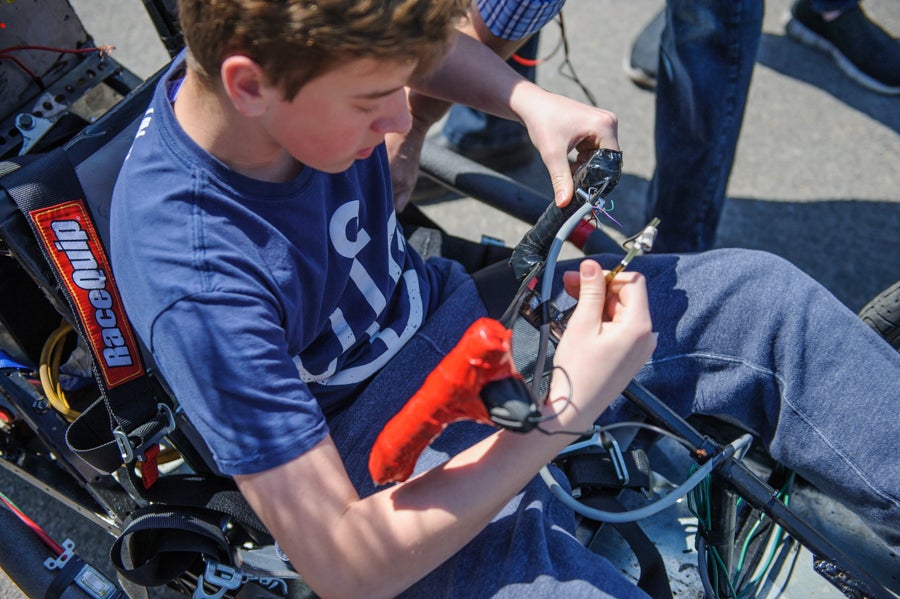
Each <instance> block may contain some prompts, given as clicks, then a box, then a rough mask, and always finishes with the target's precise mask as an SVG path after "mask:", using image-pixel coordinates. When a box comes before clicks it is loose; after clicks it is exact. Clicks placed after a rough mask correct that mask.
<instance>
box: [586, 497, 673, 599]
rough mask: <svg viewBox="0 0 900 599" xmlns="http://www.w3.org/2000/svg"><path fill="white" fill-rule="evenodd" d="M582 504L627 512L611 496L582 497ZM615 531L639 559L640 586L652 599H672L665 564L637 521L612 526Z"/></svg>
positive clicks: (609, 510) (610, 510)
mask: <svg viewBox="0 0 900 599" xmlns="http://www.w3.org/2000/svg"><path fill="white" fill-rule="evenodd" d="M581 501H582V502H583V503H585V504H586V505H588V506H590V507H592V508H594V509H598V510H604V511H608V512H624V511H625V507H624V506H623V505H622V504H621V503H620V502H619V500H618V499H616V497H615V496H613V495H612V494H610V493H596V494H592V495H589V496H587V497H582V498H581ZM611 526H612V527H613V528H615V530H616V532H618V533H619V535H620V536H621V537H622V538H623V539H625V542H627V543H628V546H629V547H631V551H632V552H633V553H634V556H635V557H636V558H637V560H638V565H639V566H640V569H641V575H640V578H639V579H638V583H637V585H638V587H640V588H641V589H642V590H643V591H644V592H645V593H647V594H648V595H650V597H652V598H653V599H672V589H671V587H670V586H669V576H668V574H667V573H666V564H665V562H663V558H662V556H661V555H660V553H659V550H658V549H657V548H656V545H655V544H654V543H653V541H652V540H651V539H650V537H648V536H647V535H646V533H645V532H644V530H643V529H642V528H641V527H640V525H638V524H637V523H636V522H622V523H616V524H611Z"/></svg>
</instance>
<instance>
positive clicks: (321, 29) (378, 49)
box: [178, 0, 469, 100]
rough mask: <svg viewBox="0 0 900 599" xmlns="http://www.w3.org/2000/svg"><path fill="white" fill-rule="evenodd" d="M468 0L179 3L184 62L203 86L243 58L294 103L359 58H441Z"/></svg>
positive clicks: (431, 61) (427, 65) (430, 61)
mask: <svg viewBox="0 0 900 599" xmlns="http://www.w3.org/2000/svg"><path fill="white" fill-rule="evenodd" d="M468 5H469V0H179V2H178V15H179V20H180V22H181V29H182V31H183V33H184V38H185V41H186V43H187V46H188V61H189V63H188V64H189V65H190V66H191V68H192V69H194V70H195V71H196V72H197V73H198V74H199V75H200V77H201V78H202V79H203V80H204V81H206V83H207V84H210V85H212V84H214V83H216V82H217V81H218V76H219V67H220V66H221V64H222V61H223V60H224V59H225V58H227V57H228V56H229V55H232V54H242V55H245V56H248V57H250V58H252V59H253V60H254V61H256V62H257V63H258V64H259V65H260V66H261V67H262V68H263V70H264V71H265V72H266V74H267V76H268V77H269V80H270V83H272V84H273V85H277V86H279V87H281V89H282V91H283V92H284V95H285V98H286V99H288V100H290V99H292V98H293V97H294V96H295V95H296V94H297V92H298V91H299V90H300V88H301V87H302V86H303V85H304V84H305V83H306V82H308V81H309V80H310V79H312V78H313V77H315V76H316V75H319V74H321V73H322V72H323V71H324V70H326V69H327V68H329V67H330V66H332V65H335V64H338V63H341V62H345V61H347V60H354V59H358V58H374V59H378V60H399V61H410V62H411V61H417V66H416V72H417V73H419V74H421V73H426V72H428V71H429V70H430V69H431V68H433V66H434V65H435V64H436V62H437V61H438V60H439V59H440V57H441V56H443V54H444V52H445V51H446V49H447V47H448V44H449V43H450V40H451V39H452V33H453V31H454V28H455V26H456V24H457V22H458V21H459V19H460V18H461V17H462V16H463V15H464V14H465V11H466V8H467V7H468Z"/></svg>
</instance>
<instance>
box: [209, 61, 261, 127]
mask: <svg viewBox="0 0 900 599" xmlns="http://www.w3.org/2000/svg"><path fill="white" fill-rule="evenodd" d="M220 76H221V79H222V85H223V86H224V88H225V93H226V94H228V97H229V98H230V99H231V103H232V104H233V105H234V107H235V109H236V110H237V111H238V112H239V113H241V114H242V115H244V116H248V117H254V116H260V115H261V114H263V113H264V112H265V111H266V108H267V102H268V101H269V99H270V97H271V95H272V92H273V88H272V86H270V85H269V84H268V83H267V82H266V76H265V72H264V71H263V69H262V67H261V66H259V63H257V62H256V61H255V60H253V59H252V58H249V57H247V56H242V55H240V54H236V55H232V56H228V57H226V58H225V60H223V61H222V66H221V68H220Z"/></svg>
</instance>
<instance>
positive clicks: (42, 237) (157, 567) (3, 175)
mask: <svg viewBox="0 0 900 599" xmlns="http://www.w3.org/2000/svg"><path fill="white" fill-rule="evenodd" d="M159 76H160V74H157V75H156V76H154V77H151V78H150V79H149V80H148V81H146V82H144V83H143V84H142V85H140V86H138V87H137V88H135V89H134V90H133V91H132V92H131V93H129V95H128V96H127V97H126V98H125V99H124V100H123V101H121V102H120V103H119V104H117V105H116V106H115V107H113V108H112V109H111V110H109V111H108V112H107V113H106V114H104V115H103V117H101V118H100V119H99V120H97V121H96V122H95V123H93V124H91V125H89V126H87V127H86V128H84V129H83V130H82V131H80V132H79V133H78V134H77V135H75V136H74V137H73V138H72V139H70V140H69V141H68V142H67V143H65V144H64V145H62V146H60V147H57V148H55V149H52V150H49V151H47V152H44V153H41V154H38V155H26V156H22V157H17V158H13V159H9V160H7V161H5V162H2V163H0V249H2V253H3V254H5V255H6V256H7V257H4V256H0V262H2V268H3V272H4V278H5V279H6V281H7V282H10V283H12V284H15V285H17V286H21V287H22V288H27V287H31V288H32V289H33V288H34V287H35V286H36V287H37V288H38V289H40V291H41V292H42V294H43V297H32V298H30V299H32V300H35V301H36V304H32V305H31V307H29V308H28V310H27V312H21V313H15V312H12V311H10V310H7V309H5V308H6V306H4V309H3V310H2V315H0V358H4V359H0V368H2V369H3V371H4V374H5V373H7V372H10V371H12V372H13V374H12V375H11V376H9V377H7V376H3V377H0V384H2V387H3V388H2V393H0V407H6V406H5V405H4V404H5V401H6V399H7V398H8V399H9V400H10V401H11V402H12V403H13V404H15V405H12V406H10V410H9V411H10V412H11V413H15V414H27V415H28V416H27V418H26V420H28V421H29V423H34V424H33V425H32V426H31V428H33V429H35V431H36V432H37V434H38V436H39V437H40V441H42V442H43V445H44V446H46V448H47V449H48V450H49V451H48V452H47V454H49V455H55V456H57V458H58V463H57V464H55V465H54V466H53V467H52V468H48V469H47V470H48V471H53V472H58V470H59V468H58V466H59V465H60V464H61V465H62V466H63V470H64V471H67V472H68V473H69V474H71V478H69V479H68V480H64V481H61V480H60V479H59V475H58V474H55V475H49V474H48V475H47V476H53V479H52V480H44V481H40V482H43V483H44V488H51V489H60V488H64V489H68V490H69V492H68V493H67V494H68V495H69V497H71V502H70V505H69V507H73V506H74V507H75V509H76V511H78V512H79V513H81V514H82V515H84V514H86V513H88V514H97V517H96V518H95V519H96V520H99V521H102V522H103V523H104V525H105V526H106V527H107V528H110V529H112V530H113V531H114V532H116V534H117V537H118V538H117V541H116V543H115V544H114V545H113V548H112V554H111V560H112V562H113V564H114V565H115V566H116V567H117V570H118V571H119V573H120V575H121V576H123V577H124V578H125V579H127V580H128V581H130V582H132V583H134V584H138V585H140V586H143V587H149V586H158V585H163V584H169V583H171V581H173V580H175V579H178V578H179V577H181V576H183V575H185V573H186V572H188V571H189V570H190V571H191V574H190V576H189V578H192V580H193V581H195V584H198V585H200V587H202V586H203V584H204V577H205V580H206V582H207V583H210V582H213V583H214V585H217V586H218V588H226V587H227V586H228V585H230V584H233V583H240V582H241V575H240V574H235V572H236V569H235V567H234V566H235V565H236V564H235V556H237V555H238V554H239V551H238V549H237V548H239V547H253V548H259V549H260V550H262V549H264V550H265V551H264V553H261V554H260V555H261V556H262V557H259V558H258V559H261V560H263V563H264V566H260V567H259V570H260V572H261V574H260V576H262V575H263V574H265V575H269V573H270V572H271V565H274V566H277V567H278V568H279V570H280V571H279V575H282V576H283V575H285V574H287V575H289V576H293V577H294V578H297V576H296V574H295V573H293V574H291V573H290V572H289V569H288V568H287V567H286V566H285V565H284V563H283V562H282V561H281V560H279V559H276V560H274V561H273V560H272V559H271V555H274V542H273V540H272V539H271V536H270V535H269V534H268V532H267V531H266V529H265V527H264V526H263V525H262V523H261V522H260V521H259V520H258V518H257V517H256V515H255V514H254V513H253V511H252V510H251V509H250V508H249V506H248V505H247V504H246V502H245V501H244V500H243V497H242V496H241V494H240V492H239V491H238V490H237V488H236V486H235V485H234V482H233V481H232V480H231V479H230V478H226V477H223V476H221V473H220V472H218V470H217V469H216V468H215V466H214V464H213V461H212V460H211V459H210V458H209V452H208V450H207V449H206V446H205V444H204V443H203V442H202V440H201V439H200V438H199V436H198V435H197V434H196V433H195V432H194V429H193V427H192V426H191V425H190V423H189V421H188V420H187V418H186V417H185V416H184V414H183V413H182V412H181V411H180V410H179V409H178V404H177V401H175V399H174V397H173V396H172V394H171V393H170V392H169V390H168V389H167V388H166V385H165V382H164V381H163V380H162V378H161V377H160V376H159V374H158V373H157V372H156V369H155V367H154V364H153V361H152V358H151V356H150V354H149V352H147V351H146V349H145V348H143V347H142V346H141V345H140V343H139V342H138V340H137V338H136V336H135V335H134V334H133V333H132V332H131V327H130V325H129V323H128V321H127V318H126V316H125V314H124V311H123V309H122V307H121V300H120V299H119V297H118V291H117V290H116V289H115V281H114V279H113V277H112V272H111V269H110V267H109V261H108V259H107V252H106V247H107V242H108V235H109V208H110V201H111V198H112V190H113V186H114V184H115V180H116V177H117V174H118V170H119V167H120V165H121V163H122V161H123V160H124V158H125V156H126V153H127V152H128V149H129V148H130V146H131V142H132V140H133V139H134V136H135V134H136V132H137V131H138V128H139V127H140V124H141V121H142V120H143V116H144V111H145V110H146V107H147V105H148V103H149V100H150V97H151V96H152V93H153V89H154V87H155V82H156V80H157V79H158V77H159ZM10 258H11V260H10ZM7 275H8V276H7ZM60 318H61V319H62V320H63V321H64V322H65V323H67V324H68V325H71V327H72V328H74V330H75V331H76V332H77V333H78V338H79V341H80V343H81V344H82V345H83V347H85V348H89V353H90V355H91V357H92V359H91V360H90V362H91V370H92V371H93V372H92V374H93V379H94V384H93V385H92V386H89V388H88V390H87V392H85V391H81V392H80V393H79V394H78V395H77V396H74V397H73V398H72V402H73V406H74V405H75V402H77V401H82V403H81V404H79V405H78V406H77V407H78V408H81V407H82V405H83V406H86V407H84V409H83V410H81V411H80V412H78V411H77V410H76V411H75V412H74V413H75V415H74V416H73V417H71V418H67V417H64V416H65V415H64V414H61V413H60V412H59V410H57V411H54V410H49V409H46V408H48V407H56V406H46V401H45V402H44V403H43V404H40V403H39V402H38V403H36V402H35V400H36V399H37V398H39V397H41V396H40V395H39V394H37V393H29V392H28V390H27V389H28V385H27V384H25V383H23V382H22V381H23V380H24V378H23V377H24V374H21V373H25V372H37V371H38V370H39V369H43V368H44V366H46V365H43V366H42V364H43V357H39V353H40V352H39V351H38V348H37V347H36V343H34V342H33V341H30V340H29V339H28V337H29V333H28V331H29V330H31V329H35V328H36V329H38V330H39V331H41V334H46V331H48V330H50V329H52V328H53V327H55V326H57V325H58V323H59V320H60ZM36 321H37V322H36ZM45 338H46V337H45ZM70 345H71V344H70ZM4 354H5V355H4ZM10 364H12V367H10ZM7 369H8V370H7ZM17 378H18V379H20V380H17ZM98 396H99V397H98ZM85 398H87V399H85ZM51 403H52V402H51ZM161 451H162V453H163V454H164V455H166V454H167V455H168V456H169V458H171V459H172V463H173V464H174V465H173V466H172V467H171V472H168V473H165V474H161V473H160V472H161V470H160V463H161V462H162V460H161V459H160V452H161ZM41 471H43V470H41ZM113 475H114V476H113ZM40 476H41V474H40V473H38V475H37V477H38V478H40ZM225 521H227V522H229V532H228V533H227V534H226V533H225V532H223V530H222V523H223V522H225ZM253 555H254V554H253V552H252V551H250V552H248V553H247V555H243V556H242V557H239V558H237V559H239V560H240V561H241V562H244V569H245V570H246V569H247V568H254V567H257V565H256V564H255V563H254V561H253V560H254V557H253ZM235 576H236V578H235ZM207 586H209V584H207ZM232 588H237V587H236V586H234V587H232Z"/></svg>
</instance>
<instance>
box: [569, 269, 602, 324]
mask: <svg viewBox="0 0 900 599" xmlns="http://www.w3.org/2000/svg"><path fill="white" fill-rule="evenodd" d="M579 274H580V276H581V284H580V286H579V289H578V305H577V306H576V308H575V312H573V313H572V318H571V320H570V321H569V326H573V325H575V326H590V325H591V324H595V325H599V324H600V322H601V320H602V314H603V305H604V303H605V302H606V280H605V278H604V275H603V269H602V268H600V265H599V264H597V262H596V261H594V260H590V259H588V260H584V261H582V263H581V265H580V266H579Z"/></svg>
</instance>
